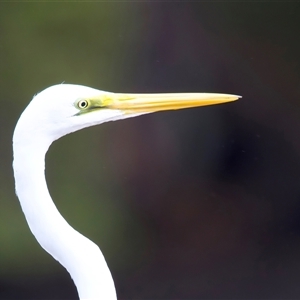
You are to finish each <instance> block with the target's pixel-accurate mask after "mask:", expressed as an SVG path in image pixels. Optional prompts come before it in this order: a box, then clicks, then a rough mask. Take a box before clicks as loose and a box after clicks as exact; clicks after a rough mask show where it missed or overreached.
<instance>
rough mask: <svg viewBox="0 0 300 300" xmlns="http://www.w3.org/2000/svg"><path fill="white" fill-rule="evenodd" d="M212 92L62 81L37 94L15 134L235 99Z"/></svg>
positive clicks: (63, 130)
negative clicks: (128, 90)
mask: <svg viewBox="0 0 300 300" xmlns="http://www.w3.org/2000/svg"><path fill="white" fill-rule="evenodd" d="M238 98H239V96H236V95H228V94H213V93H165V94H122V93H111V92H105V91H100V90H96V89H93V88H90V87H86V86H80V85H71V84H60V85H54V86H52V87H49V88H47V89H45V90H43V91H42V92H40V93H39V94H37V95H36V96H35V97H34V98H33V99H32V101H31V102H30V103H29V105H28V106H27V108H26V109H25V110H24V112H23V114H22V115H21V117H20V119H19V121H18V124H17V126H16V130H15V134H14V136H15V135H18V136H19V137H21V136H22V137H24V138H27V139H29V138H30V139H45V141H46V142H47V143H49V144H51V143H52V141H54V140H56V139H58V138H60V137H62V136H64V135H66V134H68V133H71V132H74V131H77V130H80V129H82V128H85V127H90V126H93V125H98V124H101V123H103V122H107V121H114V120H120V119H125V118H128V117H134V116H138V115H141V114H146V113H151V112H156V111H163V110H175V109H182V108H189V107H196V106H204V105H211V104H218V103H224V102H229V101H234V100H236V99H238Z"/></svg>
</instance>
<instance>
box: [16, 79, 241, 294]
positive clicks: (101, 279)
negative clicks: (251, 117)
mask: <svg viewBox="0 0 300 300" xmlns="http://www.w3.org/2000/svg"><path fill="white" fill-rule="evenodd" d="M238 98H239V96H235V95H228V94H210V93H208V94H207V93H185V94H180V93H178V94H176V93H175V94H120V93H110V92H104V91H100V90H96V89H93V88H89V87H85V86H80V85H71V84H60V85H55V86H52V87H49V88H47V89H45V90H44V91H42V92H40V93H39V94H37V95H36V96H35V97H34V98H33V99H32V101H31V102H30V103H29V105H28V106H27V108H26V109H25V110H24V112H23V113H22V115H21V117H20V119H19V121H18V123H17V125H16V128H15V131H14V135H13V152H14V161H13V169H14V176H15V187H16V194H17V196H18V198H19V201H20V203H21V206H22V210H23V213H24V215H25V217H26V220H27V223H28V225H29V227H30V230H31V231H32V233H33V235H34V236H35V238H36V239H37V241H38V242H39V243H40V245H41V246H42V247H43V248H44V249H45V250H46V251H47V252H48V253H49V254H50V255H52V256H53V257H54V258H55V259H56V260H57V261H59V262H60V264H62V265H63V266H64V267H65V268H66V269H67V271H68V272H69V273H70V275H71V277H72V279H73V281H74V283H75V285H76V287H77V291H78V295H79V298H80V299H102V300H112V299H116V298H117V296H116V290H115V286H114V282H113V279H112V276H111V273H110V271H109V268H108V266H107V264H106V261H105V259H104V256H103V255H102V252H101V251H100V249H99V247H98V246H97V245H96V244H94V243H93V242H92V241H90V240H89V239H88V238H86V237H85V236H83V235H82V234H80V233H79V232H78V231H76V230H75V229H73V228H72V227H71V226H70V225H69V224H68V223H67V221H66V220H65V219H64V218H63V217H62V216H61V214H60V213H59V211H58V210H57V208H56V206H55V204H54V203H53V201H52V199H51V196H50V194H49V192H48V188H47V183H46V179H45V174H44V173H45V172H44V171H45V154H46V152H47V150H48V148H49V146H50V145H51V143H52V142H53V141H55V140H57V139H59V138H60V137H62V136H64V135H66V134H68V133H71V132H74V131H77V130H80V129H82V128H85V127H89V126H93V125H97V124H101V123H103V122H107V121H114V120H120V119H125V118H129V117H135V116H138V115H142V114H146V113H151V112H156V111H162V110H174V109H181V108H188V107H196V106H203V105H211V104H217V103H224V102H229V101H234V100H236V99H238Z"/></svg>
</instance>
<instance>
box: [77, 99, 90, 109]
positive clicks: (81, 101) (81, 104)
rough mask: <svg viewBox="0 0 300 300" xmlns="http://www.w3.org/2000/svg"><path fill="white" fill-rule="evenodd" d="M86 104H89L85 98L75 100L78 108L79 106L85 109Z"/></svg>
mask: <svg viewBox="0 0 300 300" xmlns="http://www.w3.org/2000/svg"><path fill="white" fill-rule="evenodd" d="M88 105H89V103H88V101H87V100H79V101H78V102H77V106H78V108H80V109H85V108H87V107H88Z"/></svg>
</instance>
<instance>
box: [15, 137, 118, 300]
mask: <svg viewBox="0 0 300 300" xmlns="http://www.w3.org/2000/svg"><path fill="white" fill-rule="evenodd" d="M21 140H22V141H24V142H22V141H21V142H19V141H16V139H14V144H13V148H14V149H13V150H14V162H13V168H14V176H15V184H16V193H17V196H18V198H19V201H20V203H21V206H22V210H23V212H24V215H25V217H26V220H27V223H28V225H29V227H30V230H31V231H32V233H33V235H34V236H35V238H36V239H37V241H38V242H39V243H40V245H41V246H42V247H43V248H44V249H45V250H46V251H47V252H48V253H49V254H51V255H52V256H53V257H54V258H55V259H56V260H57V261H59V262H60V263H61V264H62V265H63V266H64V267H65V268H66V269H67V270H68V272H69V273H70V275H71V277H72V279H73V280H74V283H75V285H76V287H77V290H78V294H79V297H80V299H103V300H104V299H105V300H113V299H116V292H115V287H114V283H113V279H112V277H111V273H110V271H109V269H108V266H107V264H106V261H105V259H104V257H103V255H102V252H101V251H100V249H99V247H98V246H97V245H96V244H94V243H93V242H92V241H90V240H89V239H88V238H86V237H84V236H83V235H82V234H80V233H79V232H77V231H76V230H74V229H73V228H72V227H71V226H70V225H69V224H68V223H67V221H66V220H65V219H64V218H63V217H62V216H61V214H60V213H59V211H58V210H57V208H56V206H55V204H54V203H53V201H52V199H51V196H50V194H49V192H48V188H47V183H46V179H45V171H44V170H45V154H46V152H47V150H48V147H49V145H50V144H48V143H47V142H45V143H42V142H40V141H41V140H39V139H35V140H39V143H36V142H31V143H30V142H28V140H26V138H25V139H24V138H22V139H21ZM25 141H26V142H25Z"/></svg>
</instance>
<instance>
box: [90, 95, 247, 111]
mask: <svg viewBox="0 0 300 300" xmlns="http://www.w3.org/2000/svg"><path fill="white" fill-rule="evenodd" d="M239 98H241V96H237V95H230V94H214V93H165V94H120V93H107V94H106V93H104V94H102V95H99V96H96V97H92V98H89V99H86V100H88V102H89V106H90V108H100V107H101V108H110V109H117V110H122V111H124V112H126V113H144V112H145V113H146V112H156V111H163V110H175V109H182V108H190V107H197V106H206V105H213V104H221V103H226V102H231V101H235V100H237V99H239Z"/></svg>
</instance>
